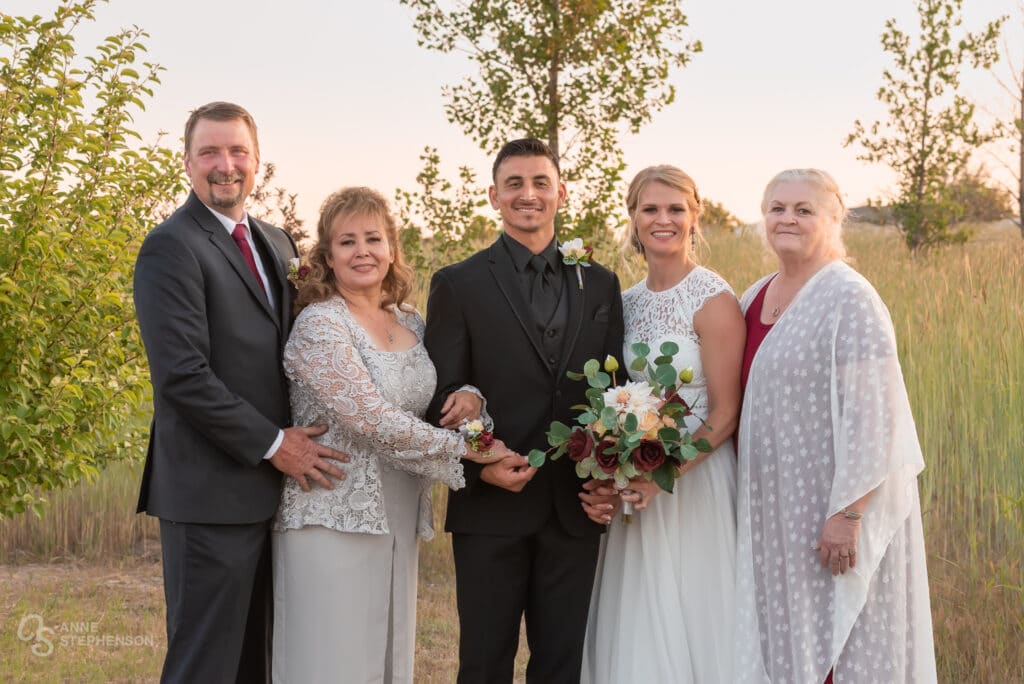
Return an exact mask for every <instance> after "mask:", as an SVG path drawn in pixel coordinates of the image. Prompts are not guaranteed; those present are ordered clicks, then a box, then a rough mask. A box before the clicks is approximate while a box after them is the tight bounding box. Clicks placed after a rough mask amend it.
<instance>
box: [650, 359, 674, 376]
mask: <svg viewBox="0 0 1024 684" xmlns="http://www.w3.org/2000/svg"><path fill="white" fill-rule="evenodd" d="M666 364H668V365H669V366H671V365H672V357H671V356H659V357H657V358H655V359H654V365H655V366H664V365H666ZM672 372H673V373H675V369H673V370H672Z"/></svg>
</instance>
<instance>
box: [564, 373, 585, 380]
mask: <svg viewBox="0 0 1024 684" xmlns="http://www.w3.org/2000/svg"><path fill="white" fill-rule="evenodd" d="M565 377H567V378H569V379H570V380H582V379H583V378H585V377H586V376H585V375H583V373H577V372H575V371H566V372H565Z"/></svg>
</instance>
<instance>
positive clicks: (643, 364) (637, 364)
mask: <svg viewBox="0 0 1024 684" xmlns="http://www.w3.org/2000/svg"><path fill="white" fill-rule="evenodd" d="M646 368H647V359H646V358H645V357H643V356H638V357H636V358H635V359H633V361H632V362H631V363H630V364H629V369H630V370H633V371H636V372H637V373H640V372H643V371H644V370H646Z"/></svg>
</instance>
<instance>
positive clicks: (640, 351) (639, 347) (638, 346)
mask: <svg viewBox="0 0 1024 684" xmlns="http://www.w3.org/2000/svg"><path fill="white" fill-rule="evenodd" d="M630 348H631V349H632V350H633V353H634V354H636V355H637V356H639V357H642V358H645V359H646V358H647V356H648V355H649V354H650V353H651V348H650V347H648V346H647V345H646V344H644V343H643V342H634V343H633V345H632V347H630ZM645 363H646V361H645Z"/></svg>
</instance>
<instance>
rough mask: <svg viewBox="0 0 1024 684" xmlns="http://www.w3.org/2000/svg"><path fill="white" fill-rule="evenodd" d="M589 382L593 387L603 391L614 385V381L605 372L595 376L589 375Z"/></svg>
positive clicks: (599, 372)
mask: <svg viewBox="0 0 1024 684" xmlns="http://www.w3.org/2000/svg"><path fill="white" fill-rule="evenodd" d="M587 382H588V383H589V384H590V386H591V387H596V388H597V389H601V390H603V389H607V387H608V386H609V385H611V384H612V379H611V377H609V376H608V374H607V373H605V372H604V371H598V372H597V373H595V374H594V375H588V376H587Z"/></svg>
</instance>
